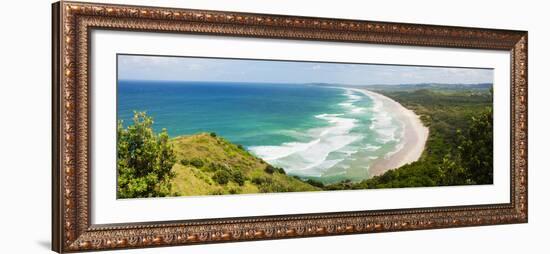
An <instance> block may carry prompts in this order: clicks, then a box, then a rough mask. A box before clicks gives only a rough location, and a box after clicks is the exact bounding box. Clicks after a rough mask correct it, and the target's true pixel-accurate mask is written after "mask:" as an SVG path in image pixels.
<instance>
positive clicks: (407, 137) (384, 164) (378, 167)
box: [352, 88, 429, 178]
mask: <svg viewBox="0 0 550 254" xmlns="http://www.w3.org/2000/svg"><path fill="white" fill-rule="evenodd" d="M352 89H353V90H355V91H357V92H361V93H363V94H365V95H366V96H369V97H371V98H372V99H375V100H379V101H381V102H382V103H383V106H384V109H386V110H387V111H388V112H389V113H390V114H392V116H393V117H395V118H396V119H397V120H398V121H401V122H402V123H403V124H404V128H403V131H404V133H403V139H402V141H401V144H402V147H401V149H399V150H398V151H397V152H395V153H393V154H391V155H390V156H388V157H387V158H385V157H381V158H378V159H376V160H375V161H374V162H373V164H372V165H371V166H370V168H369V169H368V171H369V172H368V176H369V178H372V177H373V176H379V175H382V174H384V173H386V172H387V171H389V170H392V169H396V168H399V167H401V166H403V165H406V164H409V163H412V162H415V161H417V160H418V159H420V156H421V155H422V153H423V152H424V147H425V146H426V141H427V140H428V134H429V129H428V127H426V126H424V124H423V123H422V121H421V120H420V117H419V116H418V115H416V114H415V113H414V112H413V111H412V110H410V109H407V108H405V107H404V106H403V105H401V104H400V103H399V102H397V101H394V100H393V99H391V98H389V97H386V96H384V95H382V94H379V93H375V92H372V91H369V90H367V89H354V88H352Z"/></svg>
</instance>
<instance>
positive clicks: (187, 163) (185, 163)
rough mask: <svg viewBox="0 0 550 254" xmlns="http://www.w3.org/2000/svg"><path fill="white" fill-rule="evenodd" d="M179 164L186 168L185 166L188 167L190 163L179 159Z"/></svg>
mask: <svg viewBox="0 0 550 254" xmlns="http://www.w3.org/2000/svg"><path fill="white" fill-rule="evenodd" d="M180 163H181V165H184V166H187V165H189V164H190V163H191V162H190V161H189V160H188V159H181V160H180Z"/></svg>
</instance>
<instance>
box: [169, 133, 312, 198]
mask: <svg viewBox="0 0 550 254" xmlns="http://www.w3.org/2000/svg"><path fill="white" fill-rule="evenodd" d="M170 144H171V145H173V148H174V152H175V154H176V163H175V164H174V166H173V168H172V171H173V172H175V177H174V178H173V179H172V195H173V196H196V195H212V194H214V195H222V194H240V193H267V192H294V191H315V190H319V188H317V187H314V186H312V185H310V184H307V183H305V182H303V181H301V180H299V179H296V178H294V177H291V176H288V175H286V174H285V173H284V170H282V169H279V168H275V167H273V166H271V165H269V164H267V163H266V162H264V161H263V160H261V159H259V158H257V157H255V156H254V155H252V154H250V153H249V152H248V151H246V150H245V149H244V148H243V147H242V146H239V145H235V144H232V143H231V142H229V141H227V140H225V139H224V138H222V137H219V136H217V135H216V134H214V133H201V134H196V135H191V136H180V137H176V138H173V139H171V140H170Z"/></svg>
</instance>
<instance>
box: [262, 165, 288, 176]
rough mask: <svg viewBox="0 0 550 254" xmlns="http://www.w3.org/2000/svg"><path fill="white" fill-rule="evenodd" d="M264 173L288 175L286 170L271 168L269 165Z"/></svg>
mask: <svg viewBox="0 0 550 254" xmlns="http://www.w3.org/2000/svg"><path fill="white" fill-rule="evenodd" d="M264 171H265V172H266V173H268V174H273V173H279V174H286V172H285V170H284V169H282V168H278V167H274V166H271V165H270V164H267V166H266V167H265V169H264Z"/></svg>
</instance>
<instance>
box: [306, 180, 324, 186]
mask: <svg viewBox="0 0 550 254" xmlns="http://www.w3.org/2000/svg"><path fill="white" fill-rule="evenodd" d="M306 183H308V184H309V185H312V186H315V187H319V188H323V187H325V185H324V184H323V183H322V182H319V181H316V180H313V179H307V181H306Z"/></svg>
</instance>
